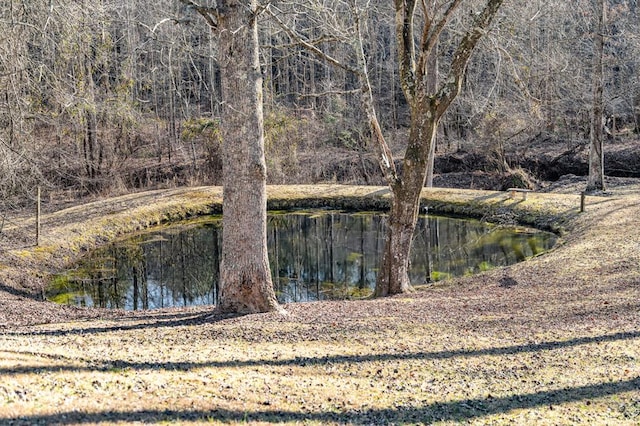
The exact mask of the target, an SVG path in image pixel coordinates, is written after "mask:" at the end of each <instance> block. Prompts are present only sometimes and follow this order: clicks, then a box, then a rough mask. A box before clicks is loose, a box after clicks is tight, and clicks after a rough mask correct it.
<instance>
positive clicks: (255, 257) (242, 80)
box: [181, 0, 284, 314]
mask: <svg viewBox="0 0 640 426" xmlns="http://www.w3.org/2000/svg"><path fill="white" fill-rule="evenodd" d="M181 2H182V3H183V4H185V5H186V6H188V7H190V8H193V9H194V10H195V11H197V12H198V13H199V14H200V15H201V16H202V17H203V18H204V19H205V20H206V22H207V24H208V25H209V26H210V27H211V28H212V29H214V30H215V31H216V32H217V34H218V35H219V44H218V52H219V65H220V80H221V91H222V120H221V125H220V127H221V130H222V137H223V142H222V158H223V166H222V173H223V201H222V210H223V215H222V223H223V226H222V256H221V258H222V259H221V262H220V292H219V296H218V307H217V309H218V310H219V311H221V312H226V313H240V314H247V313H256V312H268V311H276V310H279V311H283V310H282V308H281V307H280V306H279V305H278V302H277V300H276V296H275V291H274V289H273V282H272V280H271V271H270V270H269V260H268V254H267V188H266V179H267V166H266V162H265V157H264V119H263V111H262V107H263V105H262V102H263V99H262V73H261V71H260V62H259V58H258V54H259V43H258V23H257V8H258V3H257V0H220V1H218V2H216V4H217V5H216V6H214V7H206V6H202V5H200V4H198V3H197V2H195V1H192V0H181ZM283 312H284V311H283Z"/></svg>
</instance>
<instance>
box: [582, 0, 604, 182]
mask: <svg viewBox="0 0 640 426" xmlns="http://www.w3.org/2000/svg"><path fill="white" fill-rule="evenodd" d="M595 4H596V7H595V16H594V17H595V23H596V25H595V30H594V34H593V47H594V49H593V80H592V90H593V106H592V110H591V132H590V137H589V140H590V150H589V179H588V181H587V188H586V191H587V192H594V191H603V190H604V189H605V185H604V149H603V144H604V141H603V106H604V104H603V100H602V92H603V86H604V81H603V71H602V57H603V56H604V29H605V28H604V25H605V9H604V8H605V6H604V0H595Z"/></svg>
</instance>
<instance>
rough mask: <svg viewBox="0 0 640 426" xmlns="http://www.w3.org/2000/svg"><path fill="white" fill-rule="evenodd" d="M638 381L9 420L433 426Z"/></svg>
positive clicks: (634, 386)
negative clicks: (297, 406)
mask: <svg viewBox="0 0 640 426" xmlns="http://www.w3.org/2000/svg"><path fill="white" fill-rule="evenodd" d="M638 388H640V377H635V378H633V379H630V380H624V381H616V382H609V383H597V384H592V385H585V386H576V387H568V388H563V389H558V390H552V391H540V392H535V393H528V394H518V395H513V396H506V397H500V398H492V397H487V398H476V399H467V400H463V401H450V402H436V403H432V404H427V405H423V406H417V407H416V406H404V407H396V408H386V409H365V410H351V411H345V412H329V411H309V412H305V411H284V410H256V411H239V410H238V411H235V410H226V409H215V408H212V409H211V410H184V411H183V410H171V409H166V410H161V409H158V410H155V409H146V410H140V411H133V412H128V411H99V412H94V413H83V412H78V411H69V412H62V413H57V414H46V415H31V416H24V417H14V418H5V419H1V418H0V421H2V420H4V421H7V422H8V423H9V424H12V425H22V424H29V425H31V424H47V425H70V424H88V423H99V422H105V421H109V422H114V423H115V422H141V423H158V422H187V421H197V420H205V421H222V422H269V423H284V422H291V421H315V422H323V423H328V422H335V423H341V424H354V425H360V424H363V425H364V424H389V423H416V422H421V423H425V424H430V423H433V422H438V421H453V422H465V421H469V420H472V419H478V418H482V417H484V416H489V415H494V414H504V413H508V412H510V411H512V410H517V409H535V408H538V407H553V406H554V405H559V404H564V403H571V402H577V401H589V400H591V399H595V398H602V397H607V396H612V395H617V394H621V393H624V392H631V391H637V390H638Z"/></svg>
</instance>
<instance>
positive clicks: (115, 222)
mask: <svg viewBox="0 0 640 426" xmlns="http://www.w3.org/2000/svg"><path fill="white" fill-rule="evenodd" d="M268 198H269V202H268V203H269V208H270V209H291V208H311V207H326V208H338V209H348V210H384V209H385V208H386V207H387V205H388V203H389V190H388V189H387V188H385V187H367V186H345V185H301V186H269V187H268ZM221 203H222V189H221V188H220V187H197V188H178V189H167V190H155V191H147V192H143V193H137V194H129V195H125V196H121V197H116V198H111V199H105V200H99V201H94V202H91V203H87V204H82V205H77V206H74V207H71V208H66V209H63V210H60V211H55V212H52V213H49V214H45V215H44V216H43V218H42V231H41V237H40V246H39V247H35V246H34V245H33V242H29V241H28V240H27V241H23V244H21V245H18V246H17V247H10V248H8V249H6V250H3V251H2V257H0V307H2V306H1V305H8V306H7V307H6V308H4V309H1V310H0V327H7V326H11V325H26V324H34V323H42V322H53V321H60V320H63V319H64V318H66V317H67V316H69V315H70V316H71V317H72V318H75V317H82V316H89V317H94V316H96V315H97V313H96V312H94V311H90V312H87V311H86V310H82V309H81V310H77V309H70V308H68V307H64V308H62V307H59V306H51V305H50V304H48V303H44V304H42V303H39V302H40V300H41V299H42V292H43V286H44V285H45V281H46V279H47V276H48V275H49V274H51V273H53V272H56V271H59V270H61V269H62V268H64V267H65V266H66V265H68V264H71V263H73V262H74V261H75V260H77V259H78V258H79V257H80V256H81V255H82V254H83V253H86V252H87V251H90V250H92V249H94V248H95V247H97V246H99V245H101V244H104V243H106V242H108V241H112V240H113V239H115V238H118V237H119V236H122V235H124V234H127V233H131V232H135V231H138V230H142V229H146V228H149V227H152V226H157V225H161V224H164V223H169V222H172V221H177V220H182V219H186V218H190V217H194V216H199V215H203V214H210V213H219V212H220V211H221V209H222V205H221ZM422 205H423V207H425V208H428V209H429V211H431V212H434V213H443V214H450V215H459V216H472V217H477V218H482V219H484V220H488V221H494V222H499V223H509V224H512V223H522V224H527V225H531V226H534V227H537V228H540V229H544V230H550V231H553V232H556V233H558V234H560V235H562V234H564V233H566V232H567V230H568V227H570V226H572V223H573V222H572V221H573V219H574V218H575V217H576V216H577V215H578V211H579V196H577V195H574V196H571V195H567V194H539V193H535V194H531V195H530V196H529V197H528V198H527V200H526V201H525V200H521V199H519V198H516V199H511V198H510V197H509V195H508V193H505V192H493V191H474V190H458V189H425V190H424V193H423V201H422ZM33 226H34V219H33V218H24V219H22V220H20V221H14V222H13V226H5V227H4V230H3V234H4V235H3V236H5V238H8V239H11V236H12V235H16V236H24V235H25V233H27V231H25V229H29V228H33ZM18 240H19V238H18V237H16V238H14V241H18ZM23 240H24V237H23ZM32 302H38V303H37V306H39V308H37V309H35V313H34V315H33V316H31V315H25V314H24V312H30V311H32V310H34V309H33V308H28V309H27V308H26V306H23V307H21V305H23V304H31V303H32ZM43 305H46V306H43ZM100 315H101V314H100ZM110 315H113V314H110Z"/></svg>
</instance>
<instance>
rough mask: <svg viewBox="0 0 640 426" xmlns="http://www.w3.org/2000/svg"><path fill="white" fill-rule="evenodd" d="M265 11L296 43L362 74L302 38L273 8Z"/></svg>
mask: <svg viewBox="0 0 640 426" xmlns="http://www.w3.org/2000/svg"><path fill="white" fill-rule="evenodd" d="M265 12H266V13H267V14H268V15H269V16H270V17H271V18H272V19H273V20H274V21H275V22H276V23H277V24H278V26H280V28H282V30H283V31H284V32H285V33H286V34H287V35H288V36H289V38H291V39H292V40H293V41H295V42H296V43H298V44H299V45H301V46H302V47H304V48H305V49H307V50H308V51H309V52H311V53H313V54H314V55H315V56H317V57H319V58H321V59H324V60H326V61H327V62H329V63H330V64H332V65H335V66H336V67H338V68H341V69H343V70H345V71H348V72H350V73H353V74H356V75H360V71H359V70H357V69H354V68H351V67H350V66H348V65H345V64H343V63H342V62H340V61H339V60H337V59H335V58H334V57H332V56H331V55H328V54H326V53H325V52H323V51H322V50H320V49H319V48H318V47H316V46H315V45H314V44H313V42H310V41H308V40H305V39H304V38H302V36H301V35H300V34H298V33H297V32H296V31H294V30H292V29H291V28H290V27H289V26H288V25H287V24H285V23H284V22H283V21H282V19H280V18H279V17H278V16H277V15H276V14H275V13H273V11H272V10H271V8H267V9H266V10H265Z"/></svg>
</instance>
